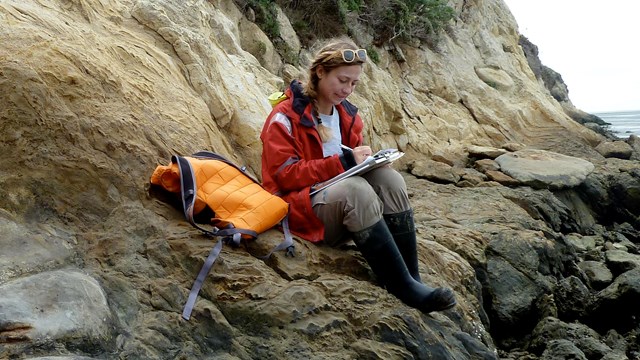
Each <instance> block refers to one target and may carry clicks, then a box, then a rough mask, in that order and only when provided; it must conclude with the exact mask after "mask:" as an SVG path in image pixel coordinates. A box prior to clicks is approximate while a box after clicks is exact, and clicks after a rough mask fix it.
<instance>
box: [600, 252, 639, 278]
mask: <svg viewBox="0 0 640 360" xmlns="http://www.w3.org/2000/svg"><path fill="white" fill-rule="evenodd" d="M604 256H605V259H606V261H607V267H608V268H609V269H611V271H612V272H613V274H614V275H619V274H622V273H625V272H627V271H629V270H633V269H636V268H640V255H636V254H630V253H628V252H627V251H625V250H607V251H606V252H605V253H604Z"/></svg>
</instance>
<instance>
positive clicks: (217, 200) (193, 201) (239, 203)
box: [151, 151, 295, 320]
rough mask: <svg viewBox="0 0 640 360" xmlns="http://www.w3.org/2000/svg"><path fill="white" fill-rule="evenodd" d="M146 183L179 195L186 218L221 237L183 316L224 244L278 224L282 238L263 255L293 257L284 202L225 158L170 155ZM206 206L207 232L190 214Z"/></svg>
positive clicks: (203, 153)
mask: <svg viewBox="0 0 640 360" xmlns="http://www.w3.org/2000/svg"><path fill="white" fill-rule="evenodd" d="M151 184H154V185H158V186H161V187H162V188H164V189H165V190H167V191H169V192H172V193H179V194H181V199H182V207H183V210H184V215H185V217H186V219H187V220H188V221H189V222H190V223H191V225H193V226H194V227H196V228H198V229H200V230H201V231H203V232H204V233H205V234H206V235H208V236H211V237H220V240H219V241H218V242H217V244H216V245H215V246H214V247H213V249H211V252H210V253H209V256H207V259H206V260H205V262H204V265H203V266H202V269H200V272H199V273H198V277H197V278H196V280H195V282H194V284H193V287H192V288H191V292H190V293H189V299H188V300H187V303H186V305H185V307H184V310H183V312H182V317H183V318H184V319H185V320H189V318H190V317H191V311H192V310H193V306H194V305H195V302H196V299H197V297H198V293H199V292H200V289H201V288H202V284H203V282H204V280H205V278H206V277H207V274H208V273H209V271H210V270H211V267H212V266H213V263H214V262H215V261H216V259H217V257H218V255H219V254H220V251H221V250H222V244H223V243H230V242H231V243H232V244H234V245H239V244H240V241H241V239H243V238H244V239H255V238H257V237H258V234H260V233H262V232H264V231H266V230H269V229H271V228H272V227H274V226H275V225H277V224H278V223H282V227H283V230H284V234H285V239H284V241H283V242H282V243H280V244H279V245H278V246H276V247H275V248H274V249H273V250H271V251H270V252H269V253H268V254H267V255H266V256H264V257H262V259H267V258H268V257H269V256H271V254H272V253H273V252H275V251H278V250H284V249H286V250H287V255H291V256H293V254H294V249H295V247H294V244H293V238H292V237H291V234H290V233H289V226H288V223H287V213H288V211H289V204H287V203H286V202H285V201H284V200H282V199H281V198H280V197H278V196H276V195H273V194H271V193H270V192H268V191H266V190H265V189H264V188H263V187H262V186H261V185H260V183H259V182H258V181H257V180H256V179H254V178H253V177H251V176H249V174H247V173H246V172H245V171H244V169H243V168H239V167H238V166H236V165H235V164H233V163H232V162H230V161H228V160H227V159H225V158H224V157H222V156H220V155H218V154H215V153H212V152H208V151H201V152H198V153H195V154H194V155H193V156H192V157H182V156H177V155H174V156H172V157H171V164H169V165H167V166H163V165H160V166H158V167H156V169H155V171H154V172H153V174H152V175H151ZM207 208H209V209H210V210H212V211H213V212H214V217H213V218H212V219H211V225H213V229H211V230H207V229H205V228H203V227H202V226H200V225H199V224H198V223H196V221H195V220H194V215H196V214H198V213H200V212H202V211H203V210H205V209H207Z"/></svg>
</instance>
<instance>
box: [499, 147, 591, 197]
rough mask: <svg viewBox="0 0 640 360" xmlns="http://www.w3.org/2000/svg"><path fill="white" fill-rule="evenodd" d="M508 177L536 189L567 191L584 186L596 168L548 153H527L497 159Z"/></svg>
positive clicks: (582, 161) (506, 155)
mask: <svg viewBox="0 0 640 360" xmlns="http://www.w3.org/2000/svg"><path fill="white" fill-rule="evenodd" d="M496 162H497V163H498V164H499V165H500V169H501V170H502V172H504V173H505V174H507V175H509V176H511V177H512V178H514V179H517V180H519V181H520V182H522V183H523V184H524V185H528V186H531V187H533V188H538V189H540V188H549V189H563V188H570V187H574V186H577V185H580V184H581V183H582V182H583V181H584V180H585V179H586V177H587V175H589V174H590V173H591V172H592V171H593V169H594V165H593V164H592V163H591V162H589V161H587V160H583V159H579V158H576V157H572V156H567V155H562V154H558V153H555V152H550V151H545V150H533V149H525V150H520V151H516V152H513V153H508V154H504V155H500V156H499V157H497V158H496Z"/></svg>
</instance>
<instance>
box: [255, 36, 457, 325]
mask: <svg viewBox="0 0 640 360" xmlns="http://www.w3.org/2000/svg"><path fill="white" fill-rule="evenodd" d="M366 60H367V52H366V50H364V49H359V48H358V47H357V46H356V45H355V44H354V43H353V42H352V41H351V40H350V39H337V40H332V41H330V42H329V43H328V44H327V45H325V46H324V47H322V48H321V49H320V50H319V51H318V53H317V54H316V56H315V59H314V60H313V62H312V64H311V66H310V68H309V79H308V81H307V82H306V83H304V84H302V83H300V82H298V81H293V82H292V83H291V84H290V86H289V88H288V89H287V90H286V92H285V94H286V95H287V99H286V100H284V101H282V102H280V103H279V104H277V105H276V106H275V107H274V109H273V111H272V112H271V114H269V116H268V118H267V121H266V122H265V125H264V128H263V129H262V133H261V136H260V138H261V140H262V144H263V151H262V179H263V185H264V187H265V188H266V189H267V190H269V191H271V192H272V193H276V194H278V195H280V196H281V197H282V198H283V199H285V200H286V201H287V202H288V203H289V204H290V215H289V224H290V227H291V231H292V232H293V233H294V234H296V235H298V236H300V237H302V238H304V239H306V240H309V241H311V242H324V243H326V244H328V245H330V246H335V245H339V244H341V243H342V242H344V241H345V240H347V239H348V238H349V237H350V238H352V239H353V240H354V242H355V244H356V246H357V247H358V250H360V252H361V253H362V255H363V257H364V258H365V260H366V261H367V263H368V264H369V266H370V267H371V269H372V270H373V272H374V273H375V275H376V277H377V278H378V280H379V281H380V282H381V283H382V284H383V285H384V286H385V287H386V289H387V290H388V291H389V292H390V293H392V294H393V295H395V296H396V297H398V298H399V299H400V300H402V301H403V302H405V303H406V304H408V305H409V306H412V307H414V308H417V309H419V310H421V311H423V312H425V313H429V312H431V311H440V310H445V309H449V308H451V307H453V306H454V305H455V304H456V300H455V295H454V293H453V291H452V290H451V289H448V288H431V287H429V286H427V285H425V284H423V283H422V282H421V280H420V275H419V273H418V255H417V252H416V251H417V248H416V234H415V228H414V220H413V210H412V209H411V206H410V204H409V198H408V195H407V188H406V184H405V182H404V179H403V178H402V175H400V173H398V172H397V171H395V170H393V169H392V168H391V167H388V166H385V167H380V168H377V169H374V170H372V171H369V172H367V173H366V174H364V175H362V176H352V177H349V178H347V179H345V180H343V181H341V182H338V183H336V184H334V185H332V186H330V187H328V188H325V189H324V190H321V191H320V192H318V193H316V194H314V195H313V196H310V195H309V193H310V187H311V186H312V185H314V184H316V183H319V182H322V181H326V180H328V179H330V178H332V177H334V176H336V175H338V174H340V173H342V172H344V171H346V170H348V169H349V168H351V167H353V166H356V165H357V164H359V163H361V162H363V161H364V160H365V159H366V158H367V157H368V156H370V155H371V148H370V147H369V146H366V145H362V139H363V137H362V128H363V122H362V119H361V118H360V116H359V115H358V113H357V111H358V109H357V108H356V107H355V106H354V105H352V104H351V103H350V102H348V101H347V100H346V98H347V97H348V96H349V95H350V94H351V93H352V92H353V90H354V89H355V87H356V84H357V83H358V81H359V79H360V74H361V73H362V69H363V66H364V63H365V62H366Z"/></svg>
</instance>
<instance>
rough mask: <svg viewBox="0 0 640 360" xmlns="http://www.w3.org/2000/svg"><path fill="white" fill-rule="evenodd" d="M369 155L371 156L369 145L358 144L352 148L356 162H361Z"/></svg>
mask: <svg viewBox="0 0 640 360" xmlns="http://www.w3.org/2000/svg"><path fill="white" fill-rule="evenodd" d="M369 156H371V147H369V146H358V147H355V148H353V157H354V158H355V160H356V164H360V163H362V162H363V161H365V160H366V159H367V158H368V157H369Z"/></svg>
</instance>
